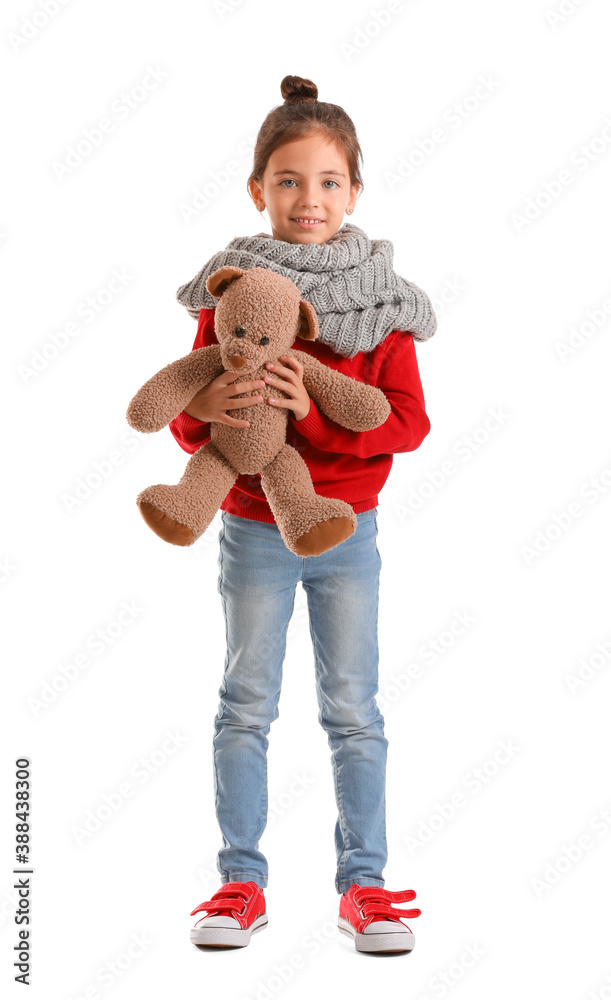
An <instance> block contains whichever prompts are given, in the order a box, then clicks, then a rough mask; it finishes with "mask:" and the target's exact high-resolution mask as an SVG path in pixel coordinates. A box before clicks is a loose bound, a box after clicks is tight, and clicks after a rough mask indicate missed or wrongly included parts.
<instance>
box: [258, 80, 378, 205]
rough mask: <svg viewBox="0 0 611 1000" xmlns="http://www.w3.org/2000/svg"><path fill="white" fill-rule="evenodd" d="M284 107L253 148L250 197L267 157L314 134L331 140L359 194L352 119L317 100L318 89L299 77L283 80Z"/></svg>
mask: <svg viewBox="0 0 611 1000" xmlns="http://www.w3.org/2000/svg"><path fill="white" fill-rule="evenodd" d="M280 93H281V94H282V96H283V97H284V104H278V105H277V106H276V107H275V108H272V110H271V111H270V112H269V114H268V115H267V117H266V118H265V120H264V122H263V124H262V125H261V128H260V129H259V134H258V136H257V141H256V144H255V153H254V163H253V168H252V170H251V172H250V176H249V178H248V180H247V182H246V187H247V189H248V193H249V194H250V193H251V184H252V181H253V180H257V181H259V182H260V181H261V178H262V177H263V174H264V172H265V168H266V167H267V163H268V161H269V158H270V156H271V155H272V153H273V152H274V150H275V149H277V148H278V147H279V146H284V145H285V143H288V142H294V141H295V140H297V139H305V138H306V137H307V136H310V135H314V134H315V133H316V132H320V133H322V134H323V135H324V136H326V137H327V138H328V139H330V140H332V141H333V142H334V143H335V144H336V145H337V146H338V147H339V148H340V149H341V150H342V152H343V153H344V155H345V157H346V160H347V161H348V169H349V173H350V183H351V184H352V185H354V184H358V185H359V196H360V194H361V191H362V190H363V179H362V177H361V171H360V168H359V159H360V161H361V162H362V160H363V154H362V152H361V147H360V145H359V141H358V139H357V136H356V129H355V127H354V124H353V122H352V119H351V118H350V117H349V116H348V115H347V114H346V112H345V111H344V109H343V108H341V107H340V106H339V105H338V104H326V103H325V102H324V101H319V100H318V87H317V86H316V84H315V83H312V81H311V80H304V79H303V78H302V77H300V76H285V77H284V79H283V81H282V83H281V84H280Z"/></svg>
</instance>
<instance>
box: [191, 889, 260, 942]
mask: <svg viewBox="0 0 611 1000" xmlns="http://www.w3.org/2000/svg"><path fill="white" fill-rule="evenodd" d="M201 910H205V911H206V912H207V914H208V916H206V917H202V918H201V919H200V920H197V921H196V922H195V925H194V926H193V927H192V928H191V942H192V943H193V944H208V945H210V944H211V945H217V946H218V947H220V948H229V947H235V946H238V947H243V946H244V945H246V944H249V942H250V935H251V934H256V932H257V931H262V930H263V928H264V927H267V913H266V912H265V896H264V895H263V889H261V887H260V886H258V885H257V883H256V882H225V884H224V885H223V886H222V887H221V888H220V889H219V890H218V892H215V893H214V895H213V896H212V897H211V899H207V900H205V902H203V903H200V904H199V906H196V907H195V909H194V910H191V916H193V915H194V914H195V913H199V912H200V911H201Z"/></svg>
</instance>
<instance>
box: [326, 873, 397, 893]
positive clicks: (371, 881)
mask: <svg viewBox="0 0 611 1000" xmlns="http://www.w3.org/2000/svg"><path fill="white" fill-rule="evenodd" d="M355 884H356V885H377V886H379V887H380V889H383V888H384V884H385V882H384V879H383V878H358V877H357V878H352V879H345V880H344V881H343V882H340V883H339V885H338V883H337V882H336V883H335V888H336V889H337V893H338V895H339V896H342V895H343V894H344V893H345V892H348V889H349V888H350V886H351V885H355Z"/></svg>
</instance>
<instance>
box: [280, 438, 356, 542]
mask: <svg viewBox="0 0 611 1000" xmlns="http://www.w3.org/2000/svg"><path fill="white" fill-rule="evenodd" d="M261 488H262V489H263V491H264V493H265V496H266V497H267V500H268V503H269V505H270V507H271V509H272V513H273V515H274V518H275V519H276V524H277V525H278V528H279V530H280V534H281V535H282V538H283V539H284V543H285V545H286V547H287V548H288V549H290V551H291V552H294V553H295V555H297V556H318V555H320V554H321V553H322V552H327V550H328V549H332V548H334V546H335V545H339V543H340V542H344V541H345V540H346V538H349V537H350V535H352V534H353V532H354V531H355V530H356V528H357V525H358V520H357V517H356V514H355V513H354V511H353V509H352V507H351V506H350V504H349V503H346V502H345V501H344V500H336V499H334V498H332V497H322V496H319V494H318V493H316V491H315V489H314V485H313V483H312V477H311V476H310V470H309V469H308V467H307V465H306V464H305V462H304V460H303V458H302V457H301V455H300V454H299V452H298V451H297V450H296V449H295V448H293V446H292V445H290V444H285V445H283V447H282V448H281V449H280V451H279V452H278V454H277V455H276V457H275V458H274V460H273V461H272V462H270V463H269V465H267V466H266V467H265V468H264V469H263V471H262V472H261Z"/></svg>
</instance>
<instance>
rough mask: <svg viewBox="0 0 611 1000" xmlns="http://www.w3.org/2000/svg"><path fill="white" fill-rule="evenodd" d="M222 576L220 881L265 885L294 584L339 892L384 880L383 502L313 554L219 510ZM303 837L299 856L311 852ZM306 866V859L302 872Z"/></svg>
mask: <svg viewBox="0 0 611 1000" xmlns="http://www.w3.org/2000/svg"><path fill="white" fill-rule="evenodd" d="M221 517H222V522H223V525H222V527H221V530H220V532H219V557H218V566H219V578H218V591H219V593H220V594H221V598H222V604H223V610H224V614H225V625H226V634H227V655H226V659H225V669H224V676H223V681H222V684H221V687H220V688H219V695H220V698H221V701H220V704H219V708H218V712H217V714H216V717H215V720H214V730H215V735H214V738H213V761H214V795H215V808H216V815H217V819H218V822H219V826H220V828H221V833H222V835H223V847H222V848H221V850H220V851H219V852H218V855H217V868H218V870H219V873H220V875H221V881H222V883H223V884H224V883H225V882H235V881H244V882H247V881H250V880H252V881H254V882H256V883H257V885H259V886H261V887H262V888H265V887H266V885H267V881H268V867H267V860H266V858H265V856H264V855H263V854H262V853H261V852H260V851H259V849H258V847H259V840H260V838H261V836H262V834H263V831H264V830H265V826H266V823H267V808H268V799H267V747H268V739H267V736H268V733H269V731H270V725H271V723H272V722H273V721H274V719H277V718H278V701H279V697H280V688H281V683H282V665H283V661H284V656H285V651H286V633H287V628H288V625H289V622H290V619H291V615H292V612H293V606H294V601H295V588H296V586H297V582H298V581H299V580H301V582H302V586H303V588H304V590H305V592H306V595H307V602H308V613H309V619H310V634H311V636H312V644H313V650H314V661H315V671H316V692H317V697H318V705H319V713H318V721H319V722H320V724H321V726H322V727H323V729H324V730H325V732H326V733H327V736H328V742H329V747H330V749H331V751H332V754H331V759H332V764H333V779H334V785H335V798H336V803H337V809H338V817H337V822H336V826H335V851H336V857H337V871H336V875H335V888H336V890H337V892H338V893H339V894H341V893H343V892H346V891H347V890H348V889H349V888H350V886H351V885H352V883H354V882H358V883H359V884H360V885H378V886H382V887H383V886H384V878H383V877H382V871H383V869H384V867H385V865H386V861H387V845H386V800H385V786H386V758H387V748H388V740H387V739H386V737H385V736H384V719H383V716H382V714H381V712H380V709H379V708H378V705H377V703H376V700H375V695H376V692H377V689H378V585H379V575H380V568H381V565H382V560H381V557H380V553H379V552H378V547H377V544H376V536H377V532H378V528H377V507H376V508H373V509H372V510H367V511H363V512H362V513H357V519H358V527H357V529H356V531H355V532H354V533H353V534H352V535H351V536H350V537H349V538H348V539H346V541H344V542H342V543H341V544H340V545H338V546H335V548H333V549H330V550H329V551H328V552H323V553H322V554H321V555H318V556H307V557H303V556H296V555H295V554H294V553H293V552H290V551H289V550H288V549H287V548H286V546H285V544H284V541H283V540H282V537H281V535H280V532H279V530H278V527H277V525H276V524H274V523H267V522H263V521H254V520H250V519H248V518H243V517H238V516H236V515H234V514H229V513H228V512H227V511H222V512H221ZM305 850H306V844H305V843H304V845H303V850H302V851H301V852H300V854H301V856H303V855H305ZM307 869H308V865H307V862H306V863H305V864H304V865H303V872H301V874H306V873H307Z"/></svg>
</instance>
